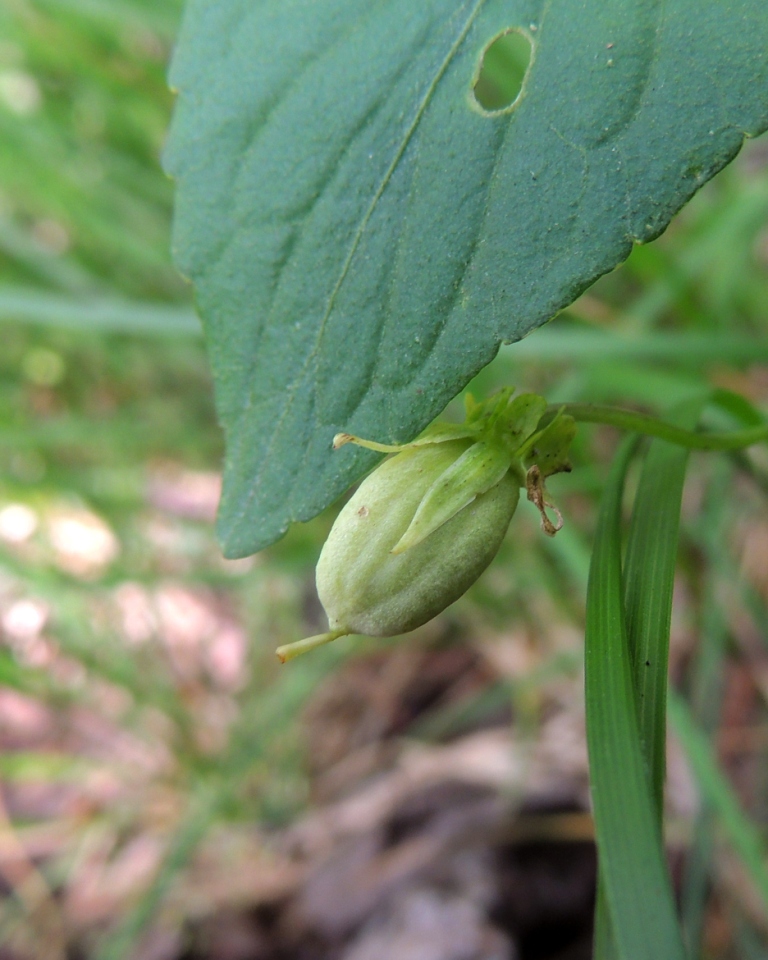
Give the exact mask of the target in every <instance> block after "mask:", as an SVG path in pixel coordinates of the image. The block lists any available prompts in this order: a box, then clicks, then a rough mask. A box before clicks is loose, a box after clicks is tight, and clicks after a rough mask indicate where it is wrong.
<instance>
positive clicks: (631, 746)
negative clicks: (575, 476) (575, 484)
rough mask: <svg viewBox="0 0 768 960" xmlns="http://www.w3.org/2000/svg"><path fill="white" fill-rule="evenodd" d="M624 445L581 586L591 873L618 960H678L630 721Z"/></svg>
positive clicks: (676, 933)
mask: <svg viewBox="0 0 768 960" xmlns="http://www.w3.org/2000/svg"><path fill="white" fill-rule="evenodd" d="M633 446H634V444H633V442H632V441H628V442H626V443H625V444H624V445H623V447H622V448H621V450H620V452H619V454H618V456H617V457H616V461H615V464H614V467H613V470H612V472H611V476H610V479H609V482H608V485H607V487H606V490H605V492H604V494H603V503H602V507H601V511H600V517H599V520H598V527H597V532H596V534H595V542H594V548H593V553H592V564H591V568H590V577H589V586H588V588H587V622H586V638H585V639H586V649H585V666H586V711H587V745H588V748H589V765H590V778H591V786H592V803H593V808H594V817H595V832H596V836H597V844H598V852H599V861H600V870H601V875H602V879H603V883H604V891H605V897H606V900H607V903H608V912H609V914H610V919H611V924H612V927H613V933H614V937H615V941H616V944H617V946H618V950H619V955H620V956H621V957H622V958H624V960H683V958H684V957H685V951H684V949H683V944H682V939H681V936H680V930H679V927H678V924H677V918H676V914H675V904H674V898H673V894H672V887H671V884H670V880H669V875H668V872H667V867H666V862H665V857H664V851H663V846H662V840H661V834H660V831H659V828H658V822H657V815H656V809H655V805H654V803H653V800H652V797H651V792H650V789H649V784H648V777H647V773H646V768H645V761H644V757H643V752H642V747H641V740H640V728H639V724H638V719H637V709H636V704H635V693H634V687H633V676H632V661H631V656H630V649H629V641H628V637H627V631H626V623H625V615H624V598H623V584H622V574H621V533H620V525H621V498H622V491H623V487H624V476H625V473H626V469H627V466H628V463H629V460H630V458H631V455H632V452H633Z"/></svg>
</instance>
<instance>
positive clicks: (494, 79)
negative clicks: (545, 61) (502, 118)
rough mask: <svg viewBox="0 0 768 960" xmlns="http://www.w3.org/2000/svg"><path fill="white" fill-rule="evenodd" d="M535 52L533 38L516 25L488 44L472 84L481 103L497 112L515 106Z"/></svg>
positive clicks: (480, 104) (479, 103) (474, 92)
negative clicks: (529, 37) (532, 43)
mask: <svg viewBox="0 0 768 960" xmlns="http://www.w3.org/2000/svg"><path fill="white" fill-rule="evenodd" d="M532 52H533V51H532V47H531V41H530V40H529V39H528V37H527V36H526V35H525V34H524V33H523V32H522V31H520V30H517V29H515V28H511V29H509V30H505V31H504V33H501V34H499V35H498V36H497V37H494V39H493V40H491V42H490V43H489V44H488V46H487V47H486V48H485V51H484V53H483V57H482V60H481V61H480V70H479V71H478V74H477V79H476V80H475V85H474V87H473V88H472V92H473V94H474V95H475V100H476V101H477V103H478V106H480V107H481V108H482V109H483V110H486V111H488V112H494V113H495V112H496V111H498V110H506V109H508V108H509V107H511V106H512V105H513V104H514V103H515V101H516V100H517V99H518V97H519V96H520V91H521V90H522V89H523V81H524V80H525V75H526V73H527V72H528V68H529V67H530V65H531V55H532Z"/></svg>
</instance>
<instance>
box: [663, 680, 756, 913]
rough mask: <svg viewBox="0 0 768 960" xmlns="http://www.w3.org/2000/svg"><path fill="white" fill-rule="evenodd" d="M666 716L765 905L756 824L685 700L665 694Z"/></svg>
mask: <svg viewBox="0 0 768 960" xmlns="http://www.w3.org/2000/svg"><path fill="white" fill-rule="evenodd" d="M669 719H670V722H671V723H672V726H673V728H674V730H675V733H676V734H677V737H678V739H679V740H680V743H681V744H682V746H683V749H684V750H685V753H686V756H687V757H688V761H689V763H690V765H691V768H692V770H693V773H694V776H695V777H696V782H697V783H698V785H699V789H700V790H701V792H702V795H703V798H704V801H705V802H706V803H707V804H708V805H709V807H710V808H711V809H712V811H713V812H714V814H715V816H716V817H717V819H718V822H719V824H720V827H721V829H722V831H723V833H724V834H725V837H726V839H727V841H728V843H729V845H730V846H731V847H732V849H733V850H734V852H735V853H736V855H737V856H738V857H739V859H740V860H741V862H742V864H743V866H744V869H745V870H746V871H747V873H748V874H749V877H750V879H751V880H752V882H753V884H754V885H755V888H756V889H757V890H758V892H759V893H760V896H761V897H762V899H763V902H764V903H765V905H766V907H767V908H768V869H767V868H766V849H765V844H764V843H763V839H762V837H761V835H760V832H759V830H758V829H757V827H756V826H755V825H754V824H753V823H752V821H751V820H750V819H749V817H747V815H746V814H745V813H744V811H743V810H742V809H741V805H740V803H739V800H738V797H737V796H736V793H735V792H734V790H733V787H732V786H731V785H730V783H729V782H728V781H727V779H726V778H725V776H724V775H723V772H722V771H721V770H720V767H719V766H718V763H717V760H716V758H715V755H714V753H713V752H712V747H711V745H710V742H709V739H708V738H707V735H706V734H705V733H704V732H703V731H702V730H701V729H700V728H699V727H698V726H697V725H696V723H695V721H694V719H693V717H692V716H691V711H690V709H689V707H688V705H687V704H686V703H685V701H684V700H683V699H682V698H681V697H680V696H679V695H678V694H676V693H674V692H670V695H669Z"/></svg>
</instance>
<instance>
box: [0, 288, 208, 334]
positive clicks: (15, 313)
mask: <svg viewBox="0 0 768 960" xmlns="http://www.w3.org/2000/svg"><path fill="white" fill-rule="evenodd" d="M3 320H12V321H23V322H25V323H41V324H45V325H46V326H49V327H62V328H64V329H67V330H79V331H84V332H89V333H90V332H94V331H100V332H109V333H128V334H140V335H145V336H146V335H150V336H162V337H166V336H170V337H175V336H182V337H200V336H202V333H203V328H202V326H201V325H200V321H199V320H198V319H197V316H196V315H195V313H194V311H193V310H191V309H190V308H188V307H176V306H173V305H171V304H165V303H136V302H133V301H130V300H119V299H117V298H116V297H112V298H98V299H96V298H89V299H87V300H85V299H75V298H71V297H66V296H60V295H57V294H50V293H38V292H37V291H34V290H25V289H23V288H19V287H10V286H5V285H2V286H0V321H3Z"/></svg>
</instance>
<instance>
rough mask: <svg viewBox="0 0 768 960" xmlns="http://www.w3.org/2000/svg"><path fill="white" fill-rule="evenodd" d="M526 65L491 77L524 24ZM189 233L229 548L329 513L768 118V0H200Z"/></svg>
mask: <svg viewBox="0 0 768 960" xmlns="http://www.w3.org/2000/svg"><path fill="white" fill-rule="evenodd" d="M510 28H512V29H514V30H516V31H518V32H519V33H520V32H522V33H524V34H525V35H526V36H527V37H528V38H529V39H530V41H531V43H532V59H531V65H530V67H529V69H528V72H527V73H526V75H525V77H524V79H523V82H522V90H521V93H520V95H519V97H518V98H517V99H516V100H515V102H514V103H513V104H512V106H511V107H510V108H508V109H506V110H502V111H493V112H485V111H483V110H482V109H481V108H480V107H479V105H478V104H477V102H476V101H475V99H474V96H473V93H472V90H473V86H474V84H475V82H476V80H477V79H478V75H479V74H478V71H479V65H480V63H481V60H482V58H483V53H484V51H485V49H486V48H487V47H488V46H489V44H490V43H491V42H492V41H493V40H494V39H495V38H496V37H498V36H499V35H500V34H501V33H503V32H505V31H507V30H508V29H510ZM172 82H173V84H174V85H175V86H176V87H178V89H179V90H180V96H179V101H178V105H177V110H176V115H175V119H174V123H173V129H172V134H171V138H170V143H169V149H168V153H167V167H168V170H169V171H170V172H171V173H172V174H173V175H174V176H175V177H176V178H177V181H178V193H177V210H176V225H175V241H174V245H175V255H176V258H177V262H178V263H179V265H180V267H181V269H182V270H183V271H184V272H185V273H186V274H187V275H188V276H189V277H190V278H191V279H192V280H193V281H194V283H195V285H196V292H197V298H198V304H199V308H200V312H201V314H202V317H203V320H204V323H205V327H206V332H207V337H208V344H209V349H210V354H211V360H212V365H213V370H214V377H215V381H216V392H217V403H218V410H219V415H220V419H221V422H222V424H223V426H224V428H225V431H226V434H227V445H228V452H227V458H226V465H225V479H224V494H223V499H222V503H221V509H220V515H219V533H220V536H221V538H222V541H223V544H224V549H225V552H226V554H227V555H228V556H231V557H235V556H241V555H244V554H247V553H250V552H253V551H254V550H257V549H259V548H261V547H263V546H265V545H267V544H268V543H270V542H272V541H273V540H275V539H276V538H277V537H279V536H280V534H281V533H283V532H284V531H285V529H286V528H287V525H288V523H289V522H290V521H292V520H306V519H309V518H310V517H312V516H313V515H314V514H316V513H318V512H319V511H320V510H321V509H322V508H323V507H324V506H326V505H327V504H328V503H330V502H331V501H332V500H334V499H335V498H336V497H337V496H338V495H339V494H341V493H342V492H343V491H344V490H345V488H346V487H347V486H348V485H349V484H350V483H351V482H352V481H354V480H355V479H356V478H358V477H359V476H360V475H361V474H362V472H363V471H364V470H365V469H367V468H368V467H370V466H371V465H372V463H373V462H374V461H375V455H374V454H372V453H370V452H368V451H364V450H354V449H352V448H350V447H347V448H344V450H342V451H340V452H338V453H335V454H334V453H333V452H332V451H331V440H332V438H333V436H334V434H335V433H337V432H339V431H349V432H352V433H355V434H357V435H360V436H365V437H370V438H372V439H376V440H380V441H385V442H391V441H399V442H401V441H405V440H408V439H410V438H411V437H413V436H414V435H416V434H417V433H418V432H419V430H421V429H422V428H423V427H424V426H425V425H426V424H427V423H429V422H430V420H432V419H433V418H434V417H435V416H436V415H437V414H438V413H439V412H440V411H441V410H442V408H443V407H444V406H445V404H446V403H447V401H449V400H450V399H451V398H452V397H453V396H455V395H456V393H458V391H459V390H460V389H461V388H462V387H463V385H464V384H466V383H467V381H468V380H469V379H470V378H471V377H472V376H473V375H474V374H475V373H476V372H477V371H478V370H479V369H480V368H481V367H483V366H484V365H485V364H486V363H488V362H489V361H490V360H491V359H492V358H493V356H494V354H495V352H496V350H497V349H498V346H499V344H500V343H501V342H504V341H515V340H518V339H520V338H522V337H524V336H525V335H526V334H527V333H529V332H530V331H531V330H533V329H534V328H535V327H537V326H539V325H541V324H542V323H544V322H546V321H547V320H548V319H549V318H551V317H552V316H553V315H554V314H555V313H556V312H557V311H558V310H559V309H560V308H562V307H564V306H565V305H567V304H568V303H570V302H571V301H572V300H574V298H575V297H576V296H577V295H578V294H579V293H580V292H581V291H582V290H584V289H585V288H586V287H587V286H588V285H589V284H590V283H591V282H592V281H593V280H595V279H596V278H597V277H599V276H600V275H601V274H603V273H605V272H606V271H608V270H611V269H612V268H613V267H614V266H616V264H617V263H619V262H620V261H621V260H623V259H624V258H625V257H626V256H627V255H628V253H629V251H630V249H631V248H632V244H633V243H636V242H643V241H647V240H650V239H652V238H653V237H655V236H657V235H658V234H659V233H660V232H661V231H663V230H664V228H665V227H666V226H667V224H668V223H669V220H670V218H671V217H672V216H673V214H674V213H675V212H676V211H677V210H678V209H679V208H680V207H681V206H682V205H683V204H684V203H685V202H686V201H687V200H688V199H689V198H690V197H691V195H692V194H693V193H694V192H695V191H696V190H697V189H698V188H699V187H700V186H701V185H702V184H703V183H705V182H706V181H707V180H708V179H709V178H710V177H711V176H712V175H713V174H715V173H716V172H717V171H718V170H719V169H720V168H721V167H723V166H724V165H725V164H726V163H728V162H729V160H731V159H732V158H733V157H734V155H735V154H736V153H737V152H738V150H739V148H740V146H741V144H742V140H743V138H744V136H745V135H746V136H754V135H756V134H758V133H760V132H762V131H763V130H764V129H765V128H766V126H768V6H766V4H765V3H764V0H734V2H732V3H728V4H715V3H712V4H703V5H702V4H700V3H698V2H696V0H669V2H667V3H662V2H661V0H613V2H611V3H605V2H603V0H583V2H580V3H573V2H571V0H547V2H545V0H424V2H422V3H418V4H414V3H411V2H410V0H377V2H374V3H363V2H360V0H283V2H280V3H275V2H266V0H262V2H254V0H218V2H217V3H210V2H208V0H191V2H190V3H189V5H188V8H187V13H186V17H185V20H184V25H183V28H182V32H181V36H180V39H179V44H178V48H177V54H176V58H175V63H174V67H173V71H172Z"/></svg>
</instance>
